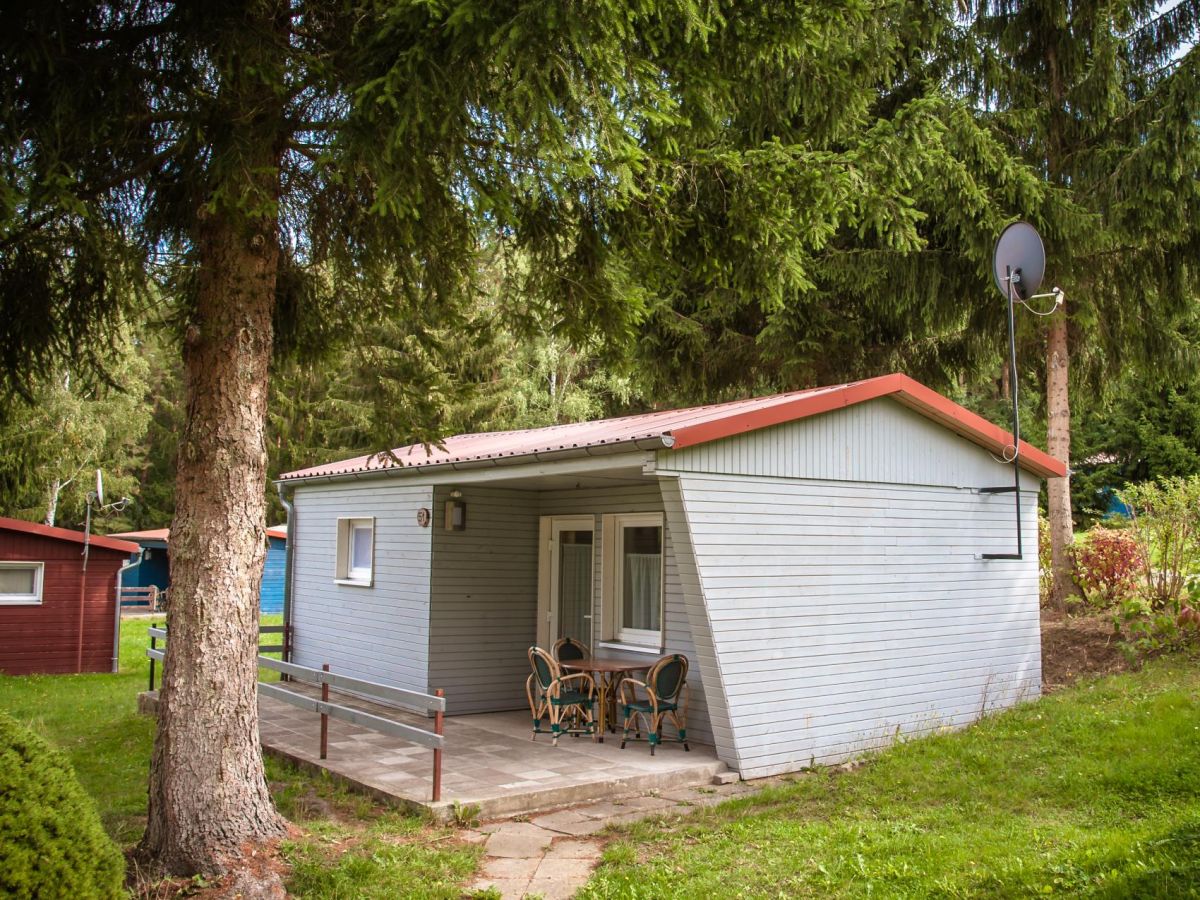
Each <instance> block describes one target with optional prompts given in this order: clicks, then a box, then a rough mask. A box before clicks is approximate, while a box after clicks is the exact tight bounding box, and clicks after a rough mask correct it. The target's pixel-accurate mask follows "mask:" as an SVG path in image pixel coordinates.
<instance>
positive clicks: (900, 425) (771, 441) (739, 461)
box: [657, 397, 1041, 491]
mask: <svg viewBox="0 0 1200 900" xmlns="http://www.w3.org/2000/svg"><path fill="white" fill-rule="evenodd" d="M657 462H658V468H659V471H661V472H711V473H720V474H726V475H765V476H770V477H775V478H818V479H826V480H835V481H836V480H845V481H878V482H883V483H887V484H928V485H939V486H940V485H951V486H969V487H983V486H986V485H1006V484H1012V480H1013V476H1012V466H1011V465H1008V464H1005V463H1003V462H1000V461H998V460H997V458H996V457H994V456H993V455H992V454H991V453H989V452H988V451H987V450H985V449H983V448H982V447H980V446H979V445H978V444H975V443H972V442H971V441H968V440H967V439H966V438H964V437H961V436H959V435H957V434H955V433H954V432H952V431H949V430H948V429H946V428H944V427H942V426H941V425H938V424H937V423H936V422H932V421H930V420H929V419H927V418H926V417H925V416H923V415H921V414H920V413H917V412H914V411H913V410H911V409H908V408H907V407H905V406H901V405H900V404H899V403H897V402H896V401H895V400H890V399H888V398H886V397H881V398H879V399H878V400H870V401H867V402H866V403H860V404H857V405H855V406H850V407H847V408H845V409H840V410H835V411H833V412H828V413H824V414H822V415H818V416H813V417H811V418H808V419H801V420H800V421H798V422H789V423H787V424H784V425H776V426H773V427H771V428H763V429H760V430H758V431H751V432H748V433H746V434H741V435H737V436H736V437H731V438H726V439H725V440H721V441H713V442H712V443H708V444H699V445H697V446H694V447H685V448H683V449H682V450H660V451H658V453H657ZM1023 486H1027V487H1029V488H1030V489H1031V490H1035V491H1036V490H1038V489H1039V488H1040V487H1041V482H1040V481H1038V479H1037V478H1035V477H1034V476H1032V475H1030V474H1028V473H1024V481H1023Z"/></svg>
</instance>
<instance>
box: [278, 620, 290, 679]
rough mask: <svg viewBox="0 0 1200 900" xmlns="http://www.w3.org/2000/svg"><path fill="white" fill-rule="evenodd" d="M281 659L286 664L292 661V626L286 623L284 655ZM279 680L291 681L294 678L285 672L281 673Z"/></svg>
mask: <svg viewBox="0 0 1200 900" xmlns="http://www.w3.org/2000/svg"><path fill="white" fill-rule="evenodd" d="M279 658H280V659H282V660H283V661H284V662H291V661H292V626H291V625H289V624H287V623H286V622H284V623H283V653H282V654H281V655H280V657H279ZM279 680H280V681H291V680H292V677H291V676H290V675H288V674H287V673H286V672H283V673H280V675H279Z"/></svg>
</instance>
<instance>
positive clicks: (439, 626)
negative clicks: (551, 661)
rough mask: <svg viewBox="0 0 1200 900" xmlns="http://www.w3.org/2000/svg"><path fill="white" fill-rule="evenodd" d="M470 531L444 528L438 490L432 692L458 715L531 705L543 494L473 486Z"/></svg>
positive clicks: (443, 495) (442, 491) (467, 491)
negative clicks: (528, 690) (441, 693)
mask: <svg viewBox="0 0 1200 900" xmlns="http://www.w3.org/2000/svg"><path fill="white" fill-rule="evenodd" d="M462 494H463V497H462V499H463V501H464V502H465V503H466V505H467V527H466V529H465V530H464V531H446V530H445V528H444V527H443V523H444V518H443V514H444V511H445V502H446V500H447V499H449V488H444V487H439V488H437V490H436V495H435V504H434V522H433V582H432V584H433V587H432V594H431V596H432V603H431V607H430V660H429V664H430V669H429V684H430V688H431V689H437V688H442V689H444V690H445V691H446V708H447V711H448V712H450V713H477V712H495V711H498V710H506V709H522V708H525V707H526V706H527V701H526V699H525V679H526V678H527V677H528V675H529V660H528V658H527V656H526V653H527V652H528V650H529V647H530V645H531V644H533V643H535V642H536V640H537V636H536V627H537V563H538V559H537V552H538V495H537V493H536V492H533V491H519V490H505V489H500V488H488V487H483V486H481V485H471V486H469V487H464V488H462Z"/></svg>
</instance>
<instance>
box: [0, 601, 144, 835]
mask: <svg viewBox="0 0 1200 900" xmlns="http://www.w3.org/2000/svg"><path fill="white" fill-rule="evenodd" d="M149 625H150V620H149V619H141V618H138V619H125V620H124V621H123V622H122V623H121V671H120V674H117V675H113V674H103V675H101V674H97V675H23V676H4V675H0V707H2V708H3V709H5V710H6V711H7V712H8V713H9V714H11V715H12V716H14V717H15V718H16V719H17V720H18V721H21V722H24V723H25V724H27V725H30V726H32V727H33V729H34V730H35V731H37V732H38V733H39V734H42V735H44V736H45V737H46V738H48V739H49V740H50V741H51V742H52V743H53V744H55V745H56V746H57V747H59V748H60V749H62V750H64V751H66V754H67V756H68V757H69V758H70V760H71V763H72V765H74V767H75V771H76V773H78V775H79V780H80V782H81V783H82V784H83V787H84V789H85V790H86V791H87V792H88V793H89V794H91V795H92V797H94V798H95V800H96V805H97V807H98V808H99V810H100V818H101V820H102V821H103V822H104V827H105V829H106V830H107V831H108V833H109V834H111V835H112V836H113V838H114V839H116V841H117V842H118V843H119V844H122V845H126V844H130V843H132V842H133V841H136V840H137V839H138V838H139V837H141V834H142V829H143V828H144V827H145V822H146V777H147V772H148V770H149V766H150V745H151V742H152V741H153V739H154V722H153V721H152V720H151V719H147V718H145V717H144V716H139V715H138V714H137V693H138V691H144V690H145V689H146V679H147V673H148V669H149V661H148V660H147V659H146V656H145V651H146V646H147V640H148V639H147V637H146V629H147V628H148V627H149Z"/></svg>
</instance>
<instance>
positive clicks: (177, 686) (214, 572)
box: [140, 220, 283, 874]
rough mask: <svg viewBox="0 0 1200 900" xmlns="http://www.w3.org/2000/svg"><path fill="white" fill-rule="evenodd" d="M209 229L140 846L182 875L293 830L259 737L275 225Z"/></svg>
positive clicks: (202, 245)
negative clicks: (282, 812) (269, 777)
mask: <svg viewBox="0 0 1200 900" xmlns="http://www.w3.org/2000/svg"><path fill="white" fill-rule="evenodd" d="M267 231H268V228H266V227H263V228H261V229H260V230H259V231H258V233H253V234H247V233H245V231H244V230H243V229H240V228H238V227H235V226H232V225H231V224H229V223H227V222H222V221H219V220H218V221H212V222H208V223H206V224H204V225H203V226H202V227H201V229H200V234H199V239H198V241H197V253H198V257H199V260H200V265H199V274H198V278H199V284H198V288H197V298H196V310H195V316H194V319H193V322H192V324H191V325H190V326H189V328H188V331H187V335H186V337H185V344H184V363H185V384H186V399H187V415H186V421H185V426H184V433H183V435H182V439H181V442H180V448H179V462H178V474H177V476H176V493H175V495H176V498H177V500H176V508H175V518H174V521H173V522H172V523H171V605H170V608H169V610H168V613H167V626H168V630H169V634H170V637H169V638H168V641H167V646H168V652H167V656H166V660H165V663H164V665H163V682H162V689H161V694H160V703H159V721H158V734H157V737H156V739H155V744H154V757H153V762H152V765H151V772H150V809H149V821H148V823H147V827H146V834H145V837H144V838H143V840H142V844H141V848H140V849H141V851H142V853H143V854H144V855H145V856H147V857H149V858H150V859H151V860H152V861H153V862H154V863H155V864H156V865H157V866H159V867H161V868H163V869H165V870H166V871H170V872H173V873H178V874H188V873H197V872H202V873H207V872H216V871H221V870H222V869H223V868H224V866H223V864H222V860H223V859H225V858H231V857H234V856H237V855H240V853H241V849H242V846H243V844H244V843H245V842H246V841H248V840H263V839H266V838H270V837H272V836H276V835H279V834H281V833H282V831H283V822H282V820H281V819H280V817H279V816H278V814H277V813H276V812H275V809H274V807H273V806H272V803H271V798H270V795H269V794H268V791H267V785H266V779H265V776H264V772H263V764H262V752H261V748H260V746H259V736H258V702H257V687H256V685H257V681H258V671H257V659H256V657H257V655H258V594H259V586H260V583H261V580H262V566H263V558H264V556H265V547H266V535H265V523H264V518H265V511H266V495H265V492H264V485H265V482H266V446H265V440H264V432H265V421H266V407H267V367H268V363H269V361H270V356H271V340H272V332H271V312H272V305H273V302H274V295H275V279H276V272H277V270H278V253H279V250H278V247H279V245H278V238H277V236H276V235H275V234H274V233H266V232H267Z"/></svg>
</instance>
